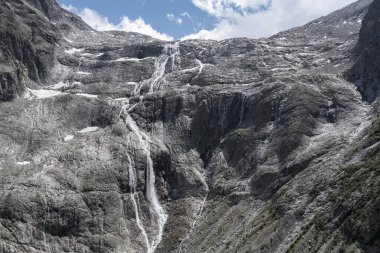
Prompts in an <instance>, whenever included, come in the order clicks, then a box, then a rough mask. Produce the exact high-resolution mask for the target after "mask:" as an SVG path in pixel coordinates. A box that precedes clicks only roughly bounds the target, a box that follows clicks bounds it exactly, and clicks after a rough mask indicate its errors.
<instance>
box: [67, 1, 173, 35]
mask: <svg viewBox="0 0 380 253" xmlns="http://www.w3.org/2000/svg"><path fill="white" fill-rule="evenodd" d="M62 7H63V8H64V9H66V10H68V11H70V12H73V13H75V14H77V15H78V16H80V17H81V18H82V19H83V21H84V22H86V23H87V24H88V25H89V26H91V27H92V28H94V29H96V30H98V31H111V30H118V31H126V32H136V33H141V34H145V35H149V36H151V37H153V38H156V39H160V40H169V41H170V40H173V37H171V36H169V35H168V34H166V33H160V32H158V31H156V30H155V29H154V28H153V27H152V26H151V25H150V24H147V23H145V21H144V19H142V18H141V17H139V18H137V19H135V20H131V19H129V18H128V17H127V16H124V17H122V18H121V19H120V23H118V24H113V23H112V22H110V21H109V20H108V18H107V17H105V16H103V15H101V14H100V13H98V12H96V11H95V10H92V9H89V8H83V9H79V8H76V7H74V6H72V5H62Z"/></svg>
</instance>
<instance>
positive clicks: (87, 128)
mask: <svg viewBox="0 0 380 253" xmlns="http://www.w3.org/2000/svg"><path fill="white" fill-rule="evenodd" d="M98 129H99V127H86V128H83V129H82V130H80V131H78V133H81V134H84V133H91V132H95V131H97V130H98Z"/></svg>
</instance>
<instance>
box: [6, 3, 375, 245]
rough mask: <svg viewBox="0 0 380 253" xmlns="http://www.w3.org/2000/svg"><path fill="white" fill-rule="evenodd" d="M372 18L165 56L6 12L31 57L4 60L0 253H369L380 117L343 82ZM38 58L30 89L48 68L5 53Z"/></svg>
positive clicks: (154, 43) (124, 38) (185, 45)
mask: <svg viewBox="0 0 380 253" xmlns="http://www.w3.org/2000/svg"><path fill="white" fill-rule="evenodd" d="M377 2H378V1H375V2H374V4H372V5H371V6H370V7H368V6H369V4H370V3H371V1H369V0H361V1H358V2H356V3H354V4H352V5H350V6H347V7H346V8H343V9H342V10H339V11H337V12H334V13H332V14H331V15H328V16H326V17H322V18H320V19H318V20H316V21H314V22H311V23H309V24H307V25H305V26H303V27H298V28H294V29H291V30H289V31H286V32H283V33H280V34H278V35H275V36H273V37H271V38H267V39H259V40H253V39H246V38H237V39H229V40H224V41H219V42H218V41H196V40H195V41H183V42H173V43H171V42H170V43H165V42H163V41H158V40H155V39H152V38H150V37H148V36H144V35H140V34H134V33H124V32H97V31H94V30H92V29H91V28H89V27H87V26H86V25H85V24H84V23H83V22H82V21H81V20H80V19H79V18H77V17H75V16H74V15H72V14H69V13H67V12H66V11H64V10H62V9H60V7H59V6H58V5H57V4H56V3H55V2H53V1H43V0H41V1H26V0H23V1H21V0H20V1H12V2H7V3H6V5H2V6H4V7H1V8H3V9H4V11H3V12H2V13H3V14H2V15H11V14H12V15H13V13H14V12H15V10H23V12H20V14H18V16H16V17H17V18H18V19H19V23H18V24H19V25H17V27H15V28H14V29H13V31H12V32H13V33H12V34H16V35H17V36H18V38H19V40H20V41H27V43H29V44H30V48H31V49H30V48H28V47H27V46H24V45H23V44H16V45H17V46H14V44H9V43H8V44H7V43H4V48H5V49H4V51H3V52H8V53H7V55H8V58H7V59H11V60H12V61H5V60H4V61H1V62H2V64H3V65H4V66H6V68H7V70H8V72H4V73H11V74H10V75H11V76H12V73H13V72H14V73H17V69H19V72H20V73H21V74H20V76H21V77H22V78H20V79H19V80H18V79H17V78H16V79H17V80H16V79H15V80H14V81H9V82H7V83H6V85H3V84H2V88H3V90H6V91H7V92H8V93H7V92H3V94H8V95H7V96H4V97H3V98H2V100H7V102H2V104H1V107H0V120H1V122H2V123H1V124H0V141H1V143H2V147H1V148H0V179H1V180H0V182H1V187H0V193H1V194H0V196H1V201H0V249H1V251H2V252H342V251H343V252H346V251H347V252H349V251H352V252H378V251H379V248H380V246H379V233H378V231H379V226H378V224H379V221H378V218H377V217H379V215H378V211H379V208H378V207H379V200H378V196H379V195H378V191H379V185H378V184H379V183H378V182H380V180H379V178H378V177H379V173H378V169H379V164H378V157H379V156H378V151H379V146H378V141H379V136H378V135H379V134H378V133H379V131H378V130H379V129H378V124H379V111H380V109H379V108H380V107H379V106H380V105H379V102H378V100H376V101H374V102H373V103H372V104H371V105H369V104H367V103H365V102H363V101H362V98H363V97H362V96H361V94H360V93H359V92H358V91H357V87H356V86H355V84H353V83H349V82H348V81H346V80H345V79H344V77H345V76H346V75H345V74H344V73H346V72H347V71H348V70H349V69H351V67H352V66H353V65H355V64H366V63H365V62H364V63H360V57H359V58H358V59H356V58H355V52H357V50H358V49H357V48H367V46H366V41H368V40H366V39H365V38H364V39H363V35H362V34H363V29H364V28H363V29H362V31H361V32H360V38H359V30H360V26H361V21H362V20H363V19H364V17H365V16H366V14H367V12H368V15H367V17H366V18H365V19H364V20H368V19H369V18H370V17H371V15H373V13H374V12H373V9H372V8H376V4H377ZM20 7H22V8H20ZM5 8H8V9H5ZM29 12H30V13H31V15H32V16H31V17H29V16H28V15H27V13H29ZM52 13H53V14H52ZM1 20H2V21H3V18H2V19H1ZM4 20H5V19H4ZM30 20H32V21H33V22H32V23H33V24H34V25H31V24H30V22H29V21H30ZM4 22H5V21H4ZM366 22H367V21H364V23H365V24H366ZM24 26H25V27H26V28H25V31H26V32H25V34H24V33H21V32H20V27H24ZM33 27H37V28H38V32H37V33H33V32H31V31H33V29H32V28H33ZM374 29H375V28H374ZM1 30H2V31H3V30H4V31H5V32H7V28H6V27H5V26H4V27H2V28H1ZM9 33H10V32H9ZM31 34H37V35H38V36H42V37H43V36H44V35H45V34H52V37H53V38H54V39H53V41H51V43H50V42H49V41H46V40H38V41H37V42H36V41H33V40H30V36H31ZM41 34H42V35H41ZM16 35H15V36H16ZM12 36H13V35H12ZM12 36H11V35H6V38H10V37H12ZM17 36H16V37H17ZM364 36H365V35H364ZM45 37H46V36H45ZM45 37H43V38H45ZM358 41H359V46H356V44H357V42H358ZM369 41H372V40H369ZM29 44H28V45H29ZM45 47H46V48H49V49H48V50H47V52H49V54H48V55H47V56H46V55H45V56H46V58H44V61H43V60H40V61H41V62H43V64H42V65H41V66H45V67H41V68H40V69H43V70H44V71H42V72H41V71H40V72H41V73H45V72H46V74H43V75H42V74H41V73H40V72H38V71H37V73H38V74H36V76H35V77H34V76H33V75H32V74H30V73H34V72H33V70H34V67H33V64H35V65H36V62H38V61H39V60H38V59H39V58H38V57H42V56H43V55H44V54H40V53H38V54H36V56H35V57H37V58H33V57H32V58H31V59H29V58H28V59H27V60H26V58H23V57H21V58H17V53H16V52H15V51H12V50H10V48H18V49H23V48H26V50H25V51H26V52H28V53H29V52H34V51H36V52H37V51H38V50H42V49H41V48H45ZM374 48H376V47H374ZM33 50H34V51H33ZM375 50H376V49H375ZM38 52H40V51H38ZM24 59H25V60H24ZM9 62H11V63H12V64H10V63H9ZM370 63H371V62H370ZM6 68H5V67H4V69H6ZM37 69H38V68H37ZM12 71H13V72H12ZM5 75H6V74H4V76H5ZM16 76H17V75H16ZM4 87H6V88H4ZM9 87H11V88H9ZM17 97H18V98H17ZM364 98H365V97H364Z"/></svg>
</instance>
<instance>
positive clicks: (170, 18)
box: [166, 13, 183, 25]
mask: <svg viewBox="0 0 380 253" xmlns="http://www.w3.org/2000/svg"><path fill="white" fill-rule="evenodd" d="M166 17H167V19H169V21H171V22H176V23H177V24H179V25H181V24H182V23H183V20H182V18H178V17H176V16H175V15H174V14H171V13H169V14H166Z"/></svg>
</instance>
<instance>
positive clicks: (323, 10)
mask: <svg viewBox="0 0 380 253" xmlns="http://www.w3.org/2000/svg"><path fill="white" fill-rule="evenodd" d="M355 1H356V0H318V1H314V0H192V3H193V4H194V5H195V6H197V7H198V8H199V9H201V10H203V11H205V12H207V13H208V14H209V15H211V16H213V17H216V18H217V19H218V22H217V24H216V25H215V26H214V28H212V29H210V30H205V29H203V30H200V31H199V32H197V33H194V34H190V35H188V36H185V37H184V38H182V39H183V40H185V39H215V40H221V39H227V38H232V37H251V38H260V37H267V36H270V35H273V34H276V33H278V32H280V31H283V30H286V29H289V28H292V27H295V26H299V25H303V24H305V23H307V22H309V21H312V20H313V19H316V18H318V17H321V16H323V15H326V14H328V13H330V12H332V11H334V10H337V9H339V8H341V7H344V6H346V5H348V4H350V3H353V2H355Z"/></svg>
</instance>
